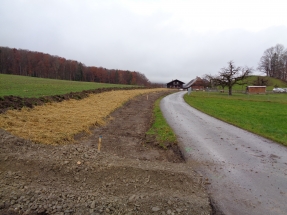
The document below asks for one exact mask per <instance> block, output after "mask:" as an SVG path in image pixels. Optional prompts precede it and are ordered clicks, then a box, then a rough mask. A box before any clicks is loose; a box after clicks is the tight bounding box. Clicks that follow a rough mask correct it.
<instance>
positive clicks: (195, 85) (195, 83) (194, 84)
mask: <svg viewBox="0 0 287 215" xmlns="http://www.w3.org/2000/svg"><path fill="white" fill-rule="evenodd" d="M205 85H206V80H204V79H201V78H200V77H196V78H195V79H193V80H191V81H190V82H188V83H187V84H186V85H184V86H183V88H184V89H188V88H190V87H191V89H192V90H204V87H205Z"/></svg>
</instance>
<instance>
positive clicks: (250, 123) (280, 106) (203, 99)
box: [184, 92, 287, 146]
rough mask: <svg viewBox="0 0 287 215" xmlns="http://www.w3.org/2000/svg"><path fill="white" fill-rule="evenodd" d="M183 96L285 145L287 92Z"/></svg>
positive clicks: (211, 113)
mask: <svg viewBox="0 0 287 215" xmlns="http://www.w3.org/2000/svg"><path fill="white" fill-rule="evenodd" d="M184 99H185V101H186V102H187V103H188V104H190V105H191V106H192V107H194V108H196V109H198V110H201V111H202V112H205V113H207V114H209V115H211V116H214V117H216V118H218V119H221V120H223V121H225V122H228V123H230V124H233V125H236V126H238V127H241V128H243V129H245V130H248V131H251V132H253V133H255V134H259V135H261V136H263V137H266V138H268V139H271V140H274V141H276V142H279V143H282V144H283V145H285V146H287V94H268V95H246V94H239V93H234V95H232V96H228V95H227V94H220V93H215V92H192V93H191V94H190V95H189V96H188V95H187V94H186V95H185V96H184Z"/></svg>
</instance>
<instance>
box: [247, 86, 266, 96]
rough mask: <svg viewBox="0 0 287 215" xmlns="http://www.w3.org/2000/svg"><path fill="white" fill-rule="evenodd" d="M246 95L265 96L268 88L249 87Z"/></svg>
mask: <svg viewBox="0 0 287 215" xmlns="http://www.w3.org/2000/svg"><path fill="white" fill-rule="evenodd" d="M246 93H250V94H264V93H266V86H247V87H246Z"/></svg>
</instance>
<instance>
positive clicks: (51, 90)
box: [0, 74, 135, 98]
mask: <svg viewBox="0 0 287 215" xmlns="http://www.w3.org/2000/svg"><path fill="white" fill-rule="evenodd" d="M110 87H119V88H122V87H135V85H120V84H106V83H95V82H80V81H66V80H56V79H47V78H35V77H28V76H19V75H7V74H0V89H1V90H0V97H3V96H9V95H13V96H20V97H28V98H31V97H36V98H39V97H42V96H52V95H63V94H66V93H70V92H81V91H83V90H91V89H98V88H110Z"/></svg>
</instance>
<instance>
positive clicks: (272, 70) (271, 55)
mask: <svg viewBox="0 0 287 215" xmlns="http://www.w3.org/2000/svg"><path fill="white" fill-rule="evenodd" d="M257 69H258V70H259V71H261V72H263V73H265V74H266V76H269V77H273V78H278V79H281V80H283V81H287V49H285V48H284V46H283V45H281V44H277V45H276V46H274V47H270V48H268V49H266V50H265V51H264V53H263V56H262V57H261V59H260V61H259V64H258V68H257Z"/></svg>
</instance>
